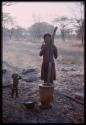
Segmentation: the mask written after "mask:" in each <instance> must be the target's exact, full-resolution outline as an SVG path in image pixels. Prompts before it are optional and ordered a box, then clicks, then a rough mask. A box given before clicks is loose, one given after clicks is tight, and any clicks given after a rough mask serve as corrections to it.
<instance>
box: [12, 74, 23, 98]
mask: <svg viewBox="0 0 86 125" xmlns="http://www.w3.org/2000/svg"><path fill="white" fill-rule="evenodd" d="M12 79H13V86H12V95H11V96H12V97H14V94H16V97H18V83H19V80H20V79H22V78H21V76H19V75H18V74H16V73H14V74H12Z"/></svg>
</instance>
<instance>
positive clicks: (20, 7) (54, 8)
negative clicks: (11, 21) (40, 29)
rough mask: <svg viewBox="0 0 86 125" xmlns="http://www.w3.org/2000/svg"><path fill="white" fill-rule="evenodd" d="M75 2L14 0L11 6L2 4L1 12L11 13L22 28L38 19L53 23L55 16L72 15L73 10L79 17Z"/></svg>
mask: <svg viewBox="0 0 86 125" xmlns="http://www.w3.org/2000/svg"><path fill="white" fill-rule="evenodd" d="M77 3H79V2H14V4H13V5H11V6H4V7H3V12H9V13H11V15H12V16H13V17H14V18H15V21H16V25H19V26H22V27H24V28H28V27H29V26H30V25H32V24H33V23H35V22H38V21H40V22H44V21H45V22H48V23H50V24H53V25H55V23H54V22H52V21H53V19H54V18H55V17H59V16H67V17H73V11H74V12H75V13H76V15H77V17H79V16H80V13H79V11H77V7H76V6H77V5H78V4H77ZM75 4H76V5H75Z"/></svg>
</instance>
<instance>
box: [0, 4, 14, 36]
mask: <svg viewBox="0 0 86 125" xmlns="http://www.w3.org/2000/svg"><path fill="white" fill-rule="evenodd" d="M13 4H14V2H2V7H7V6H11V5H13ZM14 25H15V21H14V18H13V17H12V16H11V15H10V13H7V12H4V11H3V13H2V28H4V29H6V28H9V27H10V28H11V30H10V38H11V35H12V31H13V30H12V28H13V27H14Z"/></svg>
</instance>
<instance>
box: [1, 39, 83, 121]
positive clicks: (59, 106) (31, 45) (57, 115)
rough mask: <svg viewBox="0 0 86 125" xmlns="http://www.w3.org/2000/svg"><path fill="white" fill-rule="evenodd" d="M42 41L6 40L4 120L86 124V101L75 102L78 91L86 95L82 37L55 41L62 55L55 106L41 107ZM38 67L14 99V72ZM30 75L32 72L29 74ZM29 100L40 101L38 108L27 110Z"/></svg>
mask: <svg viewBox="0 0 86 125" xmlns="http://www.w3.org/2000/svg"><path fill="white" fill-rule="evenodd" d="M41 44H42V42H40V41H39V40H35V41H29V40H28V41H15V40H12V39H11V40H10V41H5V42H3V69H6V70H7V71H6V73H3V106H2V109H3V122H4V123H84V100H83V99H79V100H78V101H74V100H73V99H72V98H68V97H67V96H69V97H75V93H76V92H78V93H80V94H83V98H84V48H83V46H82V45H81V44H80V41H78V40H76V41H75V40H66V41H65V42H64V41H61V40H59V39H57V40H55V45H56V46H57V48H58V58H57V59H56V60H55V65H56V74H57V80H56V81H55V82H54V101H53V103H52V108H51V109H48V110H42V109H40V108H39V106H38V105H39V103H40V98H39V84H40V83H43V81H41V80H40V71H41V63H42V57H39V51H40V48H41ZM30 68H31V69H34V70H35V71H36V72H35V73H34V72H33V73H32V74H31V76H33V80H32V81H31V82H29V81H25V80H20V83H19V98H11V96H10V92H11V84H12V79H11V75H12V73H14V72H17V73H20V74H21V72H22V71H23V69H30ZM29 75H30V74H29ZM25 99H28V100H29V99H33V100H35V101H36V106H35V108H34V109H31V110H27V109H26V108H25V107H24V106H23V104H22V102H23V101H24V100H25Z"/></svg>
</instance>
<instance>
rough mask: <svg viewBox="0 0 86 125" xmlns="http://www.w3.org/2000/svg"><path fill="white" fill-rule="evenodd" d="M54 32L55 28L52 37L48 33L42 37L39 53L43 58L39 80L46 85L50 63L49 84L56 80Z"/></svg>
mask: <svg viewBox="0 0 86 125" xmlns="http://www.w3.org/2000/svg"><path fill="white" fill-rule="evenodd" d="M56 30H57V27H56V28H55V29H54V32H53V34H52V36H51V34H49V33H47V34H45V35H44V44H43V45H42V47H41V51H40V56H43V63H42V67H41V80H44V83H48V73H49V63H50V62H51V73H50V83H53V80H56V71H55V63H54V58H57V48H56V46H55V45H54V44H53V43H54V36H55V32H56ZM53 57H54V58H53Z"/></svg>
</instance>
